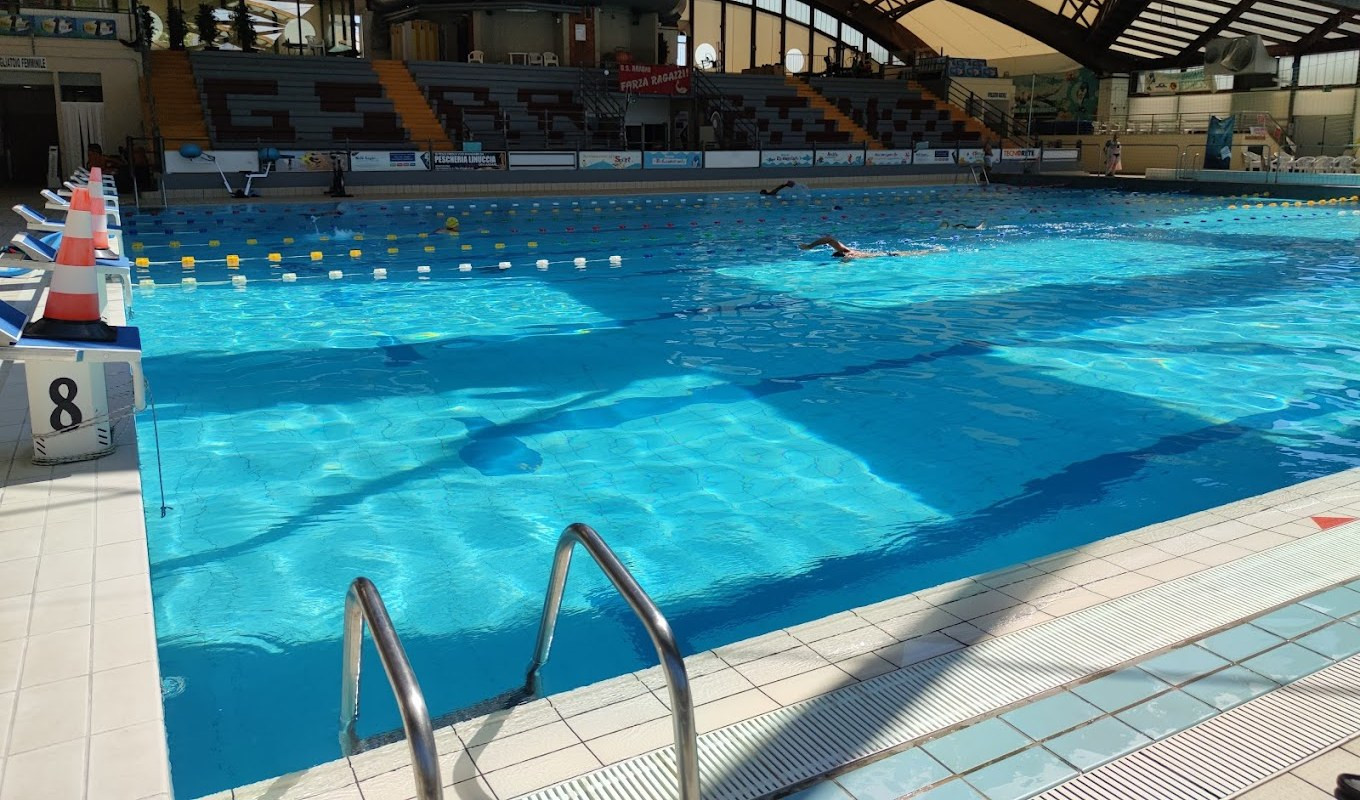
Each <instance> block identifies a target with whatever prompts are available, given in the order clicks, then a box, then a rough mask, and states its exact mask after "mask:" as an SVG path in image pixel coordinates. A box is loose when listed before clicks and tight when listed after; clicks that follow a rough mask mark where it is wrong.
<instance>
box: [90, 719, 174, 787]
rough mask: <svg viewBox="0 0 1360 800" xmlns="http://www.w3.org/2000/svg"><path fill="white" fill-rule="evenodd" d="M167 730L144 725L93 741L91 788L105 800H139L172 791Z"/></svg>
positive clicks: (91, 745)
mask: <svg viewBox="0 0 1360 800" xmlns="http://www.w3.org/2000/svg"><path fill="white" fill-rule="evenodd" d="M166 758H167V756H166V752H165V730H164V726H162V725H161V723H160V722H159V721H157V722H144V723H142V724H140V725H133V726H130V727H126V728H120V729H118V730H114V731H109V732H107V733H100V734H96V735H95V736H92V737H90V772H89V774H90V788H91V791H96V790H97V791H98V794H99V797H100V798H101V800H139V798H143V797H147V796H148V795H152V794H156V793H158V792H164V791H167V790H168V789H169V788H170V780H169V777H170V776H169V773H168V771H167V769H166Z"/></svg>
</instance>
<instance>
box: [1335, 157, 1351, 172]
mask: <svg viewBox="0 0 1360 800" xmlns="http://www.w3.org/2000/svg"><path fill="white" fill-rule="evenodd" d="M1334 171H1335V172H1355V156H1337V157H1336V165H1335V167H1334Z"/></svg>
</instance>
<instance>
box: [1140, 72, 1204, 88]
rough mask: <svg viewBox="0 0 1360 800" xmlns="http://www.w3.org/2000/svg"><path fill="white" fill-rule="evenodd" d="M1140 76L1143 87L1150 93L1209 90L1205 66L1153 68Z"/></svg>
mask: <svg viewBox="0 0 1360 800" xmlns="http://www.w3.org/2000/svg"><path fill="white" fill-rule="evenodd" d="M1140 77H1141V83H1142V89H1143V91H1144V92H1147V93H1148V94H1178V93H1180V92H1207V91H1209V79H1208V78H1207V77H1206V76H1205V74H1204V67H1191V68H1189V69H1169V70H1153V71H1151V72H1144V73H1143V74H1142V75H1141V76H1140Z"/></svg>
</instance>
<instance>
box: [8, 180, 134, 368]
mask: <svg viewBox="0 0 1360 800" xmlns="http://www.w3.org/2000/svg"><path fill="white" fill-rule="evenodd" d="M53 267H54V270H53V272H52V285H51V287H50V288H49V289H48V292H47V305H46V306H45V307H44V308H43V315H42V318H41V319H38V320H34V321H33V322H31V323H29V325H28V327H27V328H26V329H25V330H24V334H25V335H26V336H33V337H38V338H42V339H68V340H71V341H78V342H112V341H114V340H115V339H117V338H118V332H117V331H115V330H114V329H113V328H112V327H110V326H109V325H108V324H106V323H105V322H104V321H103V320H101V319H100V318H99V273H98V271H97V270H95V266H94V239H93V237H92V236H91V230H90V193H89V191H88V190H86V189H84V188H81V189H76V190H75V191H74V192H72V194H71V207H70V209H69V210H68V211H67V212H66V227H65V228H64V229H63V230H62V236H61V247H59V248H58V249H57V257H56V260H55V262H54V264H53Z"/></svg>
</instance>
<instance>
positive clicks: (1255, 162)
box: [1242, 150, 1265, 172]
mask: <svg viewBox="0 0 1360 800" xmlns="http://www.w3.org/2000/svg"><path fill="white" fill-rule="evenodd" d="M1242 165H1243V168H1245V169H1246V170H1247V172H1263V171H1264V170H1265V164H1264V163H1263V162H1262V161H1261V157H1260V156H1258V155H1256V154H1255V153H1253V152H1251V151H1250V150H1243V151H1242Z"/></svg>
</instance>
